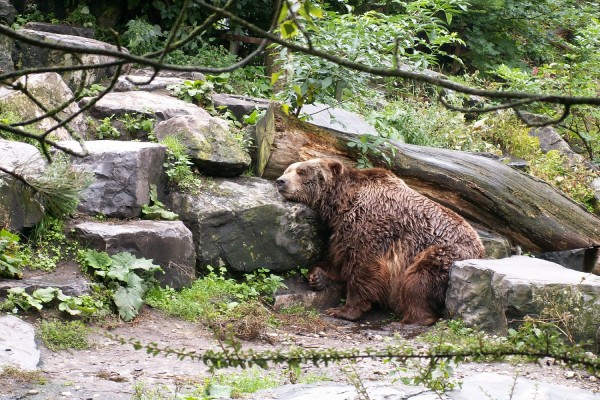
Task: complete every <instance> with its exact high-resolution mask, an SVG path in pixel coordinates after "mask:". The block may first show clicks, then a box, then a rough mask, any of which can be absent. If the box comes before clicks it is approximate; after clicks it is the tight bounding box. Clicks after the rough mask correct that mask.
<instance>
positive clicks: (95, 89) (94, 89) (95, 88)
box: [78, 83, 106, 100]
mask: <svg viewBox="0 0 600 400" xmlns="http://www.w3.org/2000/svg"><path fill="white" fill-rule="evenodd" d="M104 90H106V88H105V87H104V86H102V85H99V84H97V83H92V84H91V85H90V87H88V88H84V89H83V90H82V91H81V93H80V94H79V97H78V100H81V99H82V98H84V97H95V96H98V95H99V94H100V92H102V91H104Z"/></svg>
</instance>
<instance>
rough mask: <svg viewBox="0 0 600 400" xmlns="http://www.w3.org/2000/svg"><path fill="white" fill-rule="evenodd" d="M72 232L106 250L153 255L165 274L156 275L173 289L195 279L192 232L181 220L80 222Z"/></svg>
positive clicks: (145, 256)
mask: <svg viewBox="0 0 600 400" xmlns="http://www.w3.org/2000/svg"><path fill="white" fill-rule="evenodd" d="M72 227H73V229H74V235H75V236H77V238H78V240H79V241H80V242H81V243H85V244H86V246H88V247H91V248H94V249H96V250H98V251H106V252H107V253H109V254H111V255H112V254H116V253H120V252H128V253H131V254H133V255H134V256H136V257H143V258H147V259H152V260H153V261H154V264H156V265H160V266H161V267H162V269H163V270H164V271H165V273H164V274H161V273H157V274H156V278H157V279H158V281H159V282H160V283H161V284H162V285H168V286H170V287H172V288H175V289H181V288H182V287H185V286H189V285H191V284H192V282H193V281H194V280H195V279H196V252H195V250H194V242H193V239H192V232H190V230H189V229H188V228H186V227H185V225H184V224H183V222H181V221H145V220H141V221H124V222H119V223H112V222H93V221H90V222H79V223H76V224H74V225H73V226H72Z"/></svg>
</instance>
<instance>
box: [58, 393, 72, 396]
mask: <svg viewBox="0 0 600 400" xmlns="http://www.w3.org/2000/svg"><path fill="white" fill-rule="evenodd" d="M60 395H61V396H64V397H71V396H72V395H73V393H71V392H61V393H60Z"/></svg>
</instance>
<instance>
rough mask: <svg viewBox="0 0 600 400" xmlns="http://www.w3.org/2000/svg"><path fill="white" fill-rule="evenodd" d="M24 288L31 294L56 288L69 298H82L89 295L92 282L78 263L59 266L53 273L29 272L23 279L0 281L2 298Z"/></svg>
mask: <svg viewBox="0 0 600 400" xmlns="http://www.w3.org/2000/svg"><path fill="white" fill-rule="evenodd" d="M15 287H19V288H23V289H25V291H26V292H27V293H29V294H31V293H32V292H33V291H34V290H37V289H41V288H47V287H55V288H57V289H60V290H62V292H63V293H64V294H66V295H68V296H82V295H84V294H89V292H90V282H89V280H88V279H87V278H86V276H85V275H84V274H83V273H82V272H81V267H80V266H79V265H78V264H77V263H76V262H74V261H73V262H69V263H67V264H62V265H59V266H58V267H57V268H56V270H54V271H52V272H43V271H36V270H33V271H28V270H26V271H25V273H24V275H23V279H2V280H0V296H6V295H7V293H8V290H9V289H11V288H15Z"/></svg>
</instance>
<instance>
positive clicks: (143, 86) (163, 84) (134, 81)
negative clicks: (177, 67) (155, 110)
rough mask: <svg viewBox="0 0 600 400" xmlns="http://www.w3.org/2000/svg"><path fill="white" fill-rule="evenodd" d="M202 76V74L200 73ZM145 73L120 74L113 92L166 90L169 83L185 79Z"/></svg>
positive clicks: (177, 83) (179, 82) (172, 83)
mask: <svg viewBox="0 0 600 400" xmlns="http://www.w3.org/2000/svg"><path fill="white" fill-rule="evenodd" d="M200 75H201V74H200ZM202 76H203V75H202ZM150 78H152V77H151V76H147V75H133V74H131V75H122V76H120V77H119V80H118V81H117V84H116V85H115V87H114V89H113V90H114V91H115V92H129V91H135V90H144V91H147V92H155V91H166V90H168V89H167V87H168V86H171V85H182V84H183V83H184V82H185V81H186V80H189V79H185V78H179V77H176V76H160V75H159V76H155V77H154V78H152V80H150ZM198 79H200V77H199V78H198Z"/></svg>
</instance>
